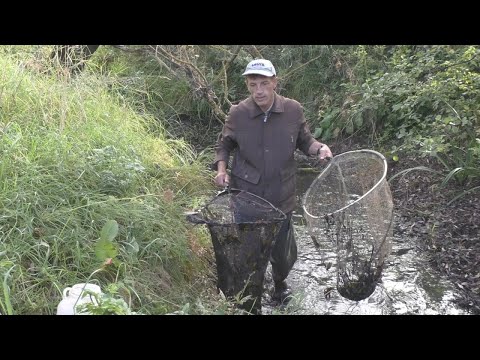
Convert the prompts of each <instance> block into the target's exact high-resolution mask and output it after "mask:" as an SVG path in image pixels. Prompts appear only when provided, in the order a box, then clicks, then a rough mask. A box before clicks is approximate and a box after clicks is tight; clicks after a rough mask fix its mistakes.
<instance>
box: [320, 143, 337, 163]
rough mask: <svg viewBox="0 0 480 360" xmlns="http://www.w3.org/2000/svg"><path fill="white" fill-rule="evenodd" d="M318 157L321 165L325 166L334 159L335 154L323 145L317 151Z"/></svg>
mask: <svg viewBox="0 0 480 360" xmlns="http://www.w3.org/2000/svg"><path fill="white" fill-rule="evenodd" d="M317 157H318V161H319V162H320V164H325V163H326V162H328V161H330V160H331V159H332V158H333V154H332V151H331V150H330V148H329V147H328V146H327V145H325V144H322V146H320V147H319V148H318V150H317Z"/></svg>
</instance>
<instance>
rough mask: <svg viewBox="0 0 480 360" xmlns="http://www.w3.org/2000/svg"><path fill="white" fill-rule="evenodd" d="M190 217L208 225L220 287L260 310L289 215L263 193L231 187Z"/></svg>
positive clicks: (242, 303)
mask: <svg viewBox="0 0 480 360" xmlns="http://www.w3.org/2000/svg"><path fill="white" fill-rule="evenodd" d="M187 219H188V220H189V221H191V222H193V223H197V224H207V226H208V229H209V231H210V235H211V237H212V243H213V248H214V251H215V260H216V264H217V286H218V288H219V289H220V290H222V292H223V293H224V294H225V295H226V296H227V297H229V298H231V299H234V300H236V301H239V305H240V307H241V308H243V309H245V310H248V311H249V312H251V313H259V312H260V310H261V297H262V292H263V282H264V277H265V272H266V269H267V265H268V261H269V259H270V254H271V251H272V247H273V243H274V240H275V238H276V236H277V234H278V231H279V230H280V227H281V224H282V221H284V220H285V219H286V215H285V214H284V213H283V212H282V211H281V210H279V209H277V208H276V207H275V206H273V205H272V204H271V203H270V202H268V201H267V200H265V199H263V198H261V197H259V196H256V195H254V194H251V193H249V192H246V191H242V190H237V189H229V190H226V191H223V192H221V193H220V194H219V195H217V196H216V197H215V198H213V199H212V200H211V201H210V202H209V203H208V204H207V205H205V206H204V207H203V208H202V209H201V210H200V211H199V212H198V213H194V214H190V215H189V216H188V217H187Z"/></svg>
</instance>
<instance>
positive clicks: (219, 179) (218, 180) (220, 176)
mask: <svg viewBox="0 0 480 360" xmlns="http://www.w3.org/2000/svg"><path fill="white" fill-rule="evenodd" d="M215 184H216V185H218V186H222V187H225V186H228V185H229V184H230V176H229V175H228V174H227V173H226V172H225V171H219V172H217V175H216V176H215Z"/></svg>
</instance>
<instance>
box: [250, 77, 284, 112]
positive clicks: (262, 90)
mask: <svg viewBox="0 0 480 360" xmlns="http://www.w3.org/2000/svg"><path fill="white" fill-rule="evenodd" d="M246 83H247V88H248V91H249V92H250V94H251V95H252V97H253V100H254V101H255V102H256V103H257V105H258V106H259V107H260V109H262V110H263V111H267V110H268V108H269V107H270V105H272V103H273V96H274V90H275V88H276V87H277V78H276V77H274V76H272V77H268V76H262V75H248V76H247V79H246Z"/></svg>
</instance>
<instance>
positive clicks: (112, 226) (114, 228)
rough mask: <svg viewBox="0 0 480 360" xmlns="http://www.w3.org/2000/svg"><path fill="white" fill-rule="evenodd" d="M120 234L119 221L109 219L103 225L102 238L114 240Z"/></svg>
mask: <svg viewBox="0 0 480 360" xmlns="http://www.w3.org/2000/svg"><path fill="white" fill-rule="evenodd" d="M117 234H118V223H117V222H116V221H115V220H108V221H107V223H106V224H105V225H103V228H102V231H101V233H100V240H106V241H112V240H113V239H114V238H115V236H117Z"/></svg>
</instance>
